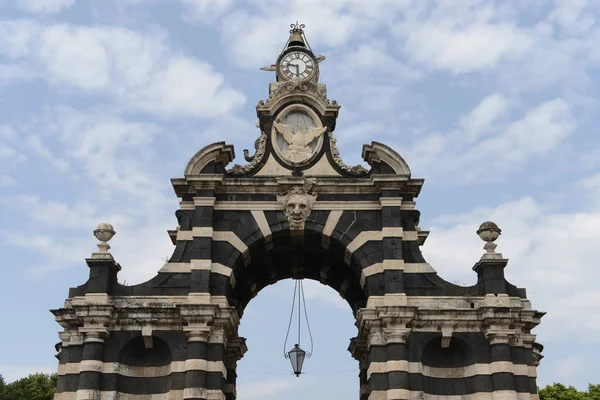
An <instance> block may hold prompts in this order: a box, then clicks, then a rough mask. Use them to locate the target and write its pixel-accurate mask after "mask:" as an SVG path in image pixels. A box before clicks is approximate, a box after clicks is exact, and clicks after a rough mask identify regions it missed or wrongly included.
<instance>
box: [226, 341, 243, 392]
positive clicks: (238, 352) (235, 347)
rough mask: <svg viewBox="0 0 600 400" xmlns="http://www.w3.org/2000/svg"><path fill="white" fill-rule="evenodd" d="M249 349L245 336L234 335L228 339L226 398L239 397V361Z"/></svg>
mask: <svg viewBox="0 0 600 400" xmlns="http://www.w3.org/2000/svg"><path fill="white" fill-rule="evenodd" d="M247 350H248V348H247V347H246V339H245V338H242V337H239V336H234V337H230V338H229V339H228V340H227V348H226V349H225V368H226V370H227V379H226V380H225V387H224V390H223V391H224V393H225V399H226V400H235V398H236V397H237V390H236V379H237V372H236V371H237V362H238V361H239V360H240V359H241V358H242V357H243V356H244V353H246V351H247Z"/></svg>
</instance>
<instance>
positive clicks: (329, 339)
mask: <svg viewBox="0 0 600 400" xmlns="http://www.w3.org/2000/svg"><path fill="white" fill-rule="evenodd" d="M271 228H272V231H273V235H272V238H271V241H270V242H269V243H265V241H264V240H263V239H262V238H261V239H259V240H257V241H256V242H255V243H253V244H251V245H250V246H249V256H250V257H249V258H250V260H251V262H249V263H245V262H244V260H243V259H242V257H240V258H239V259H238V260H237V261H236V263H235V266H234V268H233V274H232V282H231V283H232V284H231V285H230V289H229V291H228V294H227V297H228V301H229V303H230V304H231V305H233V306H235V307H236V308H237V310H238V314H239V315H240V316H241V320H240V327H239V332H238V333H239V335H240V336H242V337H246V344H247V346H248V352H247V353H246V354H245V355H244V357H243V358H242V359H241V360H240V361H239V362H238V363H237V370H236V375H237V379H236V387H237V393H238V398H239V399H241V400H252V399H261V400H267V399H279V398H282V397H285V398H286V399H290V400H293V399H298V400H300V399H305V398H307V397H309V398H310V397H312V398H350V399H351V398H357V399H358V397H359V393H360V380H359V372H360V370H359V364H358V361H356V360H354V359H353V358H352V356H351V354H350V352H349V351H348V347H349V345H350V339H351V338H352V337H354V336H356V335H357V328H356V326H355V322H356V319H355V316H356V312H357V311H358V309H360V308H362V307H364V306H365V304H366V295H365V291H364V290H363V287H362V285H361V281H360V276H361V275H360V271H361V268H360V267H359V266H358V265H357V264H355V262H354V260H353V259H351V260H350V263H347V261H346V260H347V259H345V255H346V246H344V245H343V244H342V242H341V241H340V240H338V239H331V240H328V241H327V243H326V244H324V241H323V236H322V235H321V233H320V230H312V229H310V228H309V227H307V229H305V230H304V232H303V235H302V236H300V237H298V236H294V235H293V234H291V233H290V231H289V229H282V230H279V231H277V227H271ZM293 279H303V283H304V287H305V295H306V302H307V304H306V307H307V310H308V316H309V322H310V328H311V330H312V335H313V339H314V342H315V348H314V353H313V354H312V357H311V358H310V359H309V360H307V361H306V362H305V364H304V368H303V374H302V375H301V376H300V377H299V378H297V377H295V376H294V375H293V373H292V369H291V365H290V362H289V360H287V359H285V358H284V340H285V336H286V331H287V328H288V323H289V317H290V311H291V303H292V297H293V292H294V281H293ZM296 311H297V310H296ZM295 318H296V317H295ZM302 320H303V321H302V327H303V328H302V330H301V337H302V338H304V339H305V340H301V343H300V344H301V346H303V347H304V346H309V340H308V330H307V328H306V325H305V324H304V316H302ZM342 338H343V339H342ZM296 339H297V322H294V324H293V326H292V329H291V332H290V337H289V338H288V341H287V347H288V348H286V349H285V351H289V350H290V349H291V348H292V347H293V346H294V344H295V343H296ZM304 349H305V350H307V351H308V350H310V349H309V348H307V347H304ZM352 382H354V384H352Z"/></svg>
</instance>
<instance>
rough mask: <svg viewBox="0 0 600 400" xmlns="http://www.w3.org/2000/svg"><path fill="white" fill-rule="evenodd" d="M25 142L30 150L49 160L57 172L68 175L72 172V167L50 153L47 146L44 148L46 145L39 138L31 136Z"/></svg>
mask: <svg viewBox="0 0 600 400" xmlns="http://www.w3.org/2000/svg"><path fill="white" fill-rule="evenodd" d="M25 141H26V142H27V145H28V146H29V148H30V149H31V150H33V151H34V152H35V153H37V154H38V155H40V156H42V157H44V158H45V159H47V160H48V161H50V164H51V165H52V166H53V167H54V168H56V169H57V170H59V171H60V172H62V173H68V172H69V170H70V168H71V167H70V165H69V163H68V162H67V160H65V159H63V158H60V157H55V156H54V155H53V154H52V152H51V151H50V149H48V148H47V147H46V146H44V144H43V143H42V141H41V140H40V138H39V137H37V136H35V135H29V136H27V137H26V138H25Z"/></svg>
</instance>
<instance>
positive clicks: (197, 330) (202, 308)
mask: <svg viewBox="0 0 600 400" xmlns="http://www.w3.org/2000/svg"><path fill="white" fill-rule="evenodd" d="M179 310H180V313H181V316H182V318H183V319H184V321H186V322H187V326H184V327H183V330H184V331H185V332H186V335H187V337H188V348H187V359H186V361H185V372H186V376H185V389H184V391H183V399H184V400H225V394H224V389H225V381H226V379H227V369H226V367H225V348H226V346H227V336H228V335H229V334H231V333H232V332H233V331H234V330H237V325H238V324H239V318H237V313H236V311H235V309H234V308H232V307H221V306H219V305H216V304H182V305H179Z"/></svg>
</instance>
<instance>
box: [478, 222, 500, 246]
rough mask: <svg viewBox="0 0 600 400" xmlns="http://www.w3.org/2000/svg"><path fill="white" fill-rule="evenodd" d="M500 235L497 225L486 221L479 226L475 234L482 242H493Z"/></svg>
mask: <svg viewBox="0 0 600 400" xmlns="http://www.w3.org/2000/svg"><path fill="white" fill-rule="evenodd" d="M501 233H502V230H501V229H500V228H498V225H496V224H495V223H493V222H492V221H486V222H484V223H483V224H481V225H480V226H479V229H477V234H478V235H479V237H480V238H481V240H483V241H484V242H488V243H490V242H493V241H495V240H496V239H498V236H500V234H501Z"/></svg>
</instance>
